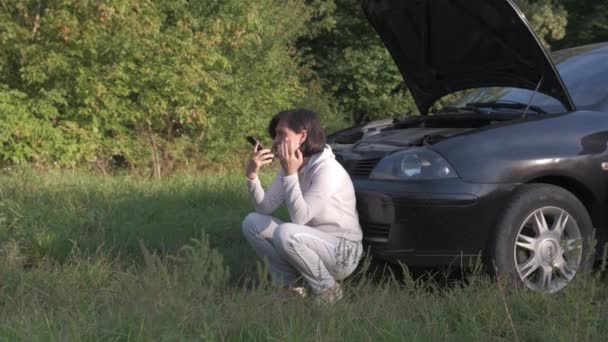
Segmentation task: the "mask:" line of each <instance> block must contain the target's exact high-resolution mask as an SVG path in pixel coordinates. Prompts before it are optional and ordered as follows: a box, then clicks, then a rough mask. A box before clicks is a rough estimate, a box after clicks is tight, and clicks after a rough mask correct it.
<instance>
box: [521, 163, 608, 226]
mask: <svg viewBox="0 0 608 342" xmlns="http://www.w3.org/2000/svg"><path fill="white" fill-rule="evenodd" d="M531 183H535V184H551V185H555V186H559V187H560V188H563V189H565V190H568V191H569V192H571V193H572V194H573V195H574V196H576V198H578V199H579V200H580V201H581V203H582V204H583V206H584V207H585V209H587V212H588V213H589V217H590V218H591V222H592V223H593V227H594V228H595V229H597V230H600V229H601V230H602V231H605V227H603V219H602V210H601V204H600V201H599V200H598V199H597V197H596V196H595V195H594V194H593V192H592V191H591V189H589V187H587V186H586V185H585V184H583V183H582V182H580V181H578V180H576V179H573V178H570V177H567V176H557V175H550V176H542V177H538V178H534V179H531V180H529V181H528V182H526V183H524V184H531ZM596 233H599V232H596Z"/></svg>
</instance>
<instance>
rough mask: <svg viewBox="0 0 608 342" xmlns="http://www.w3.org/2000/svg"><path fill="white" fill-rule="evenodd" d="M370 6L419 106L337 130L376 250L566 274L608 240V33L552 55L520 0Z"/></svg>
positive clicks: (428, 262) (381, 0)
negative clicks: (604, 40) (447, 100)
mask: <svg viewBox="0 0 608 342" xmlns="http://www.w3.org/2000/svg"><path fill="white" fill-rule="evenodd" d="M364 9H365V12H366V14H367V16H368V18H369V20H370V22H371V24H372V25H373V27H374V28H375V29H376V31H377V32H378V34H379V36H380V38H381V39H382V40H383V41H384V43H385V45H386V47H387V48H388V50H389V51H390V53H391V55H392V56H393V59H394V60H395V62H396V64H397V65H398V67H399V70H400V71H401V73H402V75H403V77H404V79H405V82H406V84H407V86H408V88H409V90H410V91H411V93H412V95H413V98H414V100H415V102H416V104H417V105H418V108H419V110H420V113H421V115H420V116H409V117H408V116H406V117H404V118H401V119H394V120H384V121H376V122H372V123H369V124H367V125H363V126H358V127H354V128H350V129H346V130H343V131H340V132H337V133H335V134H333V135H330V136H329V137H328V140H329V143H330V144H331V145H332V147H333V149H334V151H335V154H336V157H337V159H338V160H339V161H340V162H341V163H342V165H343V166H344V167H345V168H346V170H347V171H348V172H349V173H350V175H351V177H352V179H353V182H354V184H355V189H356V193H357V201H358V204H357V206H358V212H359V217H360V221H361V226H362V228H363V234H364V242H365V243H366V245H367V246H368V247H369V248H370V250H371V251H372V253H373V255H375V256H377V257H380V258H384V259H387V260H393V261H395V260H399V261H402V262H404V263H405V264H407V265H412V266H436V265H462V264H465V265H466V264H469V263H470V262H471V260H476V259H478V258H479V257H480V256H481V257H482V259H483V260H484V261H485V263H486V266H488V269H490V270H492V271H494V272H498V273H499V274H501V275H503V276H505V277H507V278H508V279H511V280H513V281H514V282H515V283H519V284H523V285H525V286H526V287H528V288H530V289H532V290H536V291H543V292H555V291H558V290H559V289H561V288H563V287H564V286H566V285H567V284H568V283H569V282H570V281H571V280H572V279H573V277H574V276H575V274H576V273H577V272H579V273H580V271H581V270H582V269H585V268H587V267H588V266H589V265H590V264H591V263H592V261H593V260H592V258H591V257H590V255H591V254H592V249H593V248H592V247H593V241H594V239H597V241H598V246H603V244H604V243H605V242H606V241H607V240H608V239H607V234H606V229H607V228H608V227H607V215H608V205H607V204H608V193H607V190H608V153H607V151H606V147H607V142H608V44H596V45H590V46H583V47H578V48H574V49H569V50H564V51H560V52H555V53H553V54H551V56H549V54H548V53H547V52H546V50H545V49H544V48H543V46H542V44H541V43H540V41H539V39H538V38H537V36H536V35H535V33H534V32H533V30H532V29H531V28H530V25H529V23H528V22H527V21H526V19H525V17H524V15H523V14H522V13H521V11H520V10H519V9H518V8H517V7H516V6H515V5H514V4H513V2H512V1H511V0H409V1H405V0H369V1H366V2H364ZM449 94H456V95H453V96H455V97H457V98H456V99H455V100H454V101H453V103H452V104H451V105H449V106H445V107H443V108H441V109H438V110H435V111H434V112H432V113H429V111H430V108H432V106H433V104H434V103H435V102H436V101H437V100H439V99H440V98H442V97H444V96H446V95H449ZM598 254H601V253H598Z"/></svg>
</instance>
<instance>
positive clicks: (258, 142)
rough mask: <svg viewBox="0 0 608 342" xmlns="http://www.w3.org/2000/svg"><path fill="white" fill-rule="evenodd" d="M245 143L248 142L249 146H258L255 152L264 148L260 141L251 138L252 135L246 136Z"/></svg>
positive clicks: (253, 137)
mask: <svg viewBox="0 0 608 342" xmlns="http://www.w3.org/2000/svg"><path fill="white" fill-rule="evenodd" d="M247 141H249V143H250V144H251V146H255V144H258V149H257V150H256V151H259V150H263V149H264V147H263V146H262V143H261V142H260V140H259V139H258V138H256V137H255V136H253V135H248V136H247Z"/></svg>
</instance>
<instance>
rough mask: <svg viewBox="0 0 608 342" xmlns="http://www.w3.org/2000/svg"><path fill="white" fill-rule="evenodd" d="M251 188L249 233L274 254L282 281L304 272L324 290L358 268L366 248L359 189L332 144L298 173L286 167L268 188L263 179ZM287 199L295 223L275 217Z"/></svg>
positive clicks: (272, 266)
mask: <svg viewBox="0 0 608 342" xmlns="http://www.w3.org/2000/svg"><path fill="white" fill-rule="evenodd" d="M247 187H248V191H249V195H250V197H251V200H252V202H253V204H254V207H255V212H254V213H251V214H249V215H248V216H247V217H246V218H245V220H244V221H243V233H244V235H245V237H246V238H247V240H248V241H249V243H250V244H251V245H252V247H253V248H254V249H255V251H256V253H257V254H258V255H259V256H260V257H261V258H267V259H268V262H269V271H270V274H271V276H272V279H273V282H274V283H275V284H276V285H277V286H285V285H289V284H292V283H294V282H295V281H296V280H297V279H298V278H299V277H300V276H302V277H304V279H305V280H306V281H307V282H308V284H309V285H310V287H311V289H312V291H313V292H314V293H316V294H318V293H321V292H323V291H324V290H326V289H329V288H331V287H333V286H334V282H335V281H336V280H341V279H344V278H346V277H347V276H348V275H350V274H351V273H352V272H353V271H354V270H355V268H356V267H357V264H358V262H359V259H360V258H361V255H362V252H363V248H362V246H361V237H362V234H361V226H360V225H359V219H358V215H357V210H356V204H355V192H354V188H353V184H352V181H351V179H350V177H349V176H348V174H347V173H346V171H345V170H344V168H343V167H342V165H340V163H338V162H337V161H336V160H335V157H334V154H333V152H332V151H331V147H329V146H326V147H325V149H324V150H323V152H321V153H317V154H315V155H313V156H311V157H310V159H309V160H308V163H307V164H306V165H305V166H304V167H302V168H301V169H300V171H299V172H298V173H297V174H294V175H291V176H284V173H283V170H280V171H279V172H278V174H277V176H276V178H275V179H274V181H273V183H272V185H271V186H270V188H269V189H268V191H266V192H264V189H263V188H262V185H261V184H260V180H259V179H258V178H255V179H254V180H251V181H250V180H248V181H247ZM283 203H285V204H286V205H287V209H288V211H289V216H290V218H291V223H284V222H282V221H281V220H279V219H277V218H275V217H272V216H270V215H271V214H272V213H273V212H274V211H275V210H276V209H277V208H278V207H279V206H280V205H281V204H283Z"/></svg>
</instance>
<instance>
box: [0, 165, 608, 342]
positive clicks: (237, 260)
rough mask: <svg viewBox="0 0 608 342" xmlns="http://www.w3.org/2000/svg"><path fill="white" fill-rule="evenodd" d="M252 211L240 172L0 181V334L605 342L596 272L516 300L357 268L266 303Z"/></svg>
mask: <svg viewBox="0 0 608 342" xmlns="http://www.w3.org/2000/svg"><path fill="white" fill-rule="evenodd" d="M265 180H268V175H266V176H265ZM250 210H251V206H250V204H249V202H248V199H247V195H246V193H245V189H244V181H243V177H242V176H241V175H240V174H218V175H207V176H204V177H203V176H201V177H194V176H185V177H175V178H172V179H169V180H166V181H163V182H153V181H147V180H142V179H136V178H129V177H119V178H107V177H97V176H89V175H71V176H69V177H68V176H65V175H61V174H49V175H39V174H34V173H24V174H18V175H13V176H5V177H3V178H0V246H1V248H0V277H1V278H0V279H2V282H1V283H0V337H2V339H3V340H10V341H14V340H27V341H35V340H44V341H48V340H57V341H64V340H95V341H97V340H121V341H122V340H128V341H131V340H136V341H150V340H210V341H258V340H259V341H268V340H278V341H284V340H295V341H342V340H356V341H358V340H374V341H376V340H380V341H397V340H406V341H514V340H521V341H601V340H606V339H607V338H608V305H607V302H606V298H607V295H608V291H607V290H608V287H607V286H606V285H605V284H604V282H603V281H602V279H601V278H600V277H598V276H595V275H589V276H586V277H579V279H577V281H576V282H575V283H574V284H573V285H572V286H569V287H567V288H566V289H565V290H563V291H561V292H560V293H558V294H556V295H543V294H536V293H531V292H528V291H510V290H508V289H505V288H504V287H502V286H500V284H497V283H495V282H491V281H488V280H486V279H485V278H484V277H483V276H482V275H481V274H479V273H473V274H471V275H469V276H467V278H466V279H464V280H465V281H463V282H461V283H457V284H456V285H453V284H452V285H445V284H443V283H439V282H438V281H437V282H436V281H433V280H432V279H427V280H424V281H422V280H418V279H412V278H411V276H410V275H409V273H408V272H404V273H403V274H402V275H398V274H400V273H393V275H392V277H390V276H389V277H385V278H383V279H382V280H378V279H377V277H372V275H371V274H370V273H371V272H370V271H369V268H368V267H367V266H369V264H368V263H365V264H364V265H363V266H362V267H361V269H360V270H359V271H358V273H357V275H356V276H354V277H352V278H351V279H350V280H349V281H347V283H346V284H345V288H346V292H347V293H346V297H345V298H344V299H343V300H342V301H340V302H338V303H337V304H336V305H333V306H321V307H319V306H315V305H312V303H311V302H310V301H307V300H294V301H290V302H287V303H277V302H274V301H272V300H271V298H270V296H269V294H270V293H271V292H272V289H270V288H269V287H268V285H267V282H266V280H267V274H266V272H265V271H264V267H262V266H261V265H260V264H259V263H257V261H256V258H255V255H254V253H253V252H252V250H251V249H250V248H249V247H248V246H247V244H246V242H245V241H244V239H243V238H242V237H241V229H240V223H241V220H242V219H243V218H244V216H245V215H246V214H247V213H248V212H249V211H250ZM280 215H283V216H284V215H285V212H282V213H281V214H280ZM509 317H510V318H511V319H509Z"/></svg>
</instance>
